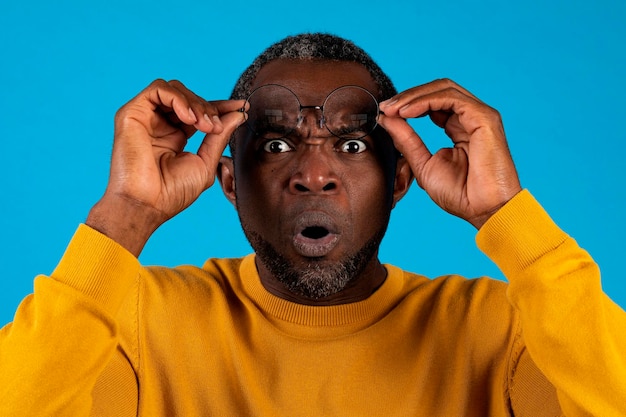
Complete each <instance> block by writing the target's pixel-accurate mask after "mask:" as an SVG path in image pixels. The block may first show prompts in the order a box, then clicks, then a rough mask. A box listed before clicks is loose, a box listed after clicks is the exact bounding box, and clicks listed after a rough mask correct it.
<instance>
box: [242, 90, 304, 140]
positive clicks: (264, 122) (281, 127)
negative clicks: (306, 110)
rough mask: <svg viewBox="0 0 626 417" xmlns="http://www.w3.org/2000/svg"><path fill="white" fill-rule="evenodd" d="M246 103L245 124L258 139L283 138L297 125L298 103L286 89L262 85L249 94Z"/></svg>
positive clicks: (294, 96)
mask: <svg viewBox="0 0 626 417" xmlns="http://www.w3.org/2000/svg"><path fill="white" fill-rule="evenodd" d="M248 103H249V104H250V107H249V109H248V119H247V121H246V123H247V124H248V126H249V127H250V129H251V130H252V131H253V132H254V133H255V134H256V135H258V136H260V137H264V138H270V139H271V138H281V137H285V136H287V135H288V134H289V133H291V131H292V130H294V129H295V128H296V126H297V125H298V120H299V119H298V117H299V115H300V102H299V101H298V97H296V95H295V94H294V93H293V92H292V91H291V90H289V89H288V88H287V87H283V86H281V85H278V84H267V85H263V86H261V87H259V88H257V89H255V90H254V91H253V92H252V93H251V94H250V96H249V97H248Z"/></svg>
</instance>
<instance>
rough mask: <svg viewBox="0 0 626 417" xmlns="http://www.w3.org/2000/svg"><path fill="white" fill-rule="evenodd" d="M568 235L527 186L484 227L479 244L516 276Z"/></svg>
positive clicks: (480, 232)
mask: <svg viewBox="0 0 626 417" xmlns="http://www.w3.org/2000/svg"><path fill="white" fill-rule="evenodd" d="M567 238H568V235H567V234H566V233H565V232H563V231H562V230H561V229H560V228H559V227H558V226H557V225H556V224H555V223H554V221H553V220H552V219H551V218H550V216H549V215H548V213H547V212H546V211H545V210H544V209H543V207H541V205H540V204H539V203H538V202H537V200H535V198H534V197H533V196H532V195H531V194H530V192H529V191H528V190H523V191H521V192H520V193H518V194H517V195H516V196H515V197H513V198H512V199H511V201H509V202H508V203H507V204H505V205H504V207H502V208H501V209H500V210H498V212H496V213H495V214H494V215H493V216H491V218H490V219H489V220H488V221H487V222H486V223H485V224H484V225H483V227H481V229H480V230H479V232H478V234H477V235H476V244H477V245H478V247H479V249H480V250H481V251H483V252H484V253H485V254H486V255H487V256H488V257H489V258H490V259H491V260H492V261H493V262H495V263H496V265H498V267H499V268H500V270H502V272H503V273H504V275H505V276H514V275H515V274H517V273H519V272H520V271H522V270H523V269H524V268H526V267H528V266H529V265H530V264H532V263H533V262H534V261H536V260H537V259H538V258H539V257H541V256H542V255H544V254H546V253H548V252H549V251H551V250H554V249H555V248H556V247H558V246H559V245H561V244H562V243H563V242H564V241H565V240H566V239H567Z"/></svg>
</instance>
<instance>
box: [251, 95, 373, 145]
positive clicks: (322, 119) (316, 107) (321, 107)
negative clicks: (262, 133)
mask: <svg viewBox="0 0 626 417" xmlns="http://www.w3.org/2000/svg"><path fill="white" fill-rule="evenodd" d="M268 86H276V87H281V88H284V89H285V90H287V91H289V92H290V93H291V94H293V96H294V97H295V98H296V101H297V102H298V106H299V110H298V125H299V124H300V122H301V121H302V120H303V119H304V117H303V115H302V111H303V110H304V109H314V110H319V111H320V112H321V117H320V128H321V127H322V125H323V126H324V127H325V128H326V130H328V132H329V133H330V134H331V135H333V136H335V137H338V138H340V139H346V138H345V137H342V136H341V135H338V134H336V133H334V132H333V131H332V130H330V128H329V127H328V125H327V124H326V118H325V117H324V106H325V105H326V102H327V101H328V97H330V96H331V95H332V94H333V93H335V92H337V91H338V90H341V89H343V88H347V87H354V88H357V89H359V90H362V91H364V92H366V93H367V94H368V95H369V96H370V97H371V98H372V100H374V103H376V117H375V120H374V125H373V126H372V127H371V129H370V130H369V131H368V132H367V133H365V134H364V135H362V136H358V137H350V138H349V139H361V138H364V137H366V136H369V135H371V134H372V133H373V132H374V131H375V130H376V128H377V127H378V126H379V124H378V116H380V115H381V114H384V113H383V112H382V111H381V110H380V104H379V102H378V99H377V98H376V96H375V95H374V94H373V93H372V92H370V91H369V90H368V89H366V88H364V87H361V86H359V85H355V84H347V85H342V86H339V87H337V88H335V89H333V90H332V91H331V92H330V93H328V94H327V95H326V97H325V98H324V100H323V102H322V104H321V105H303V104H302V102H301V101H300V98H299V97H298V95H297V94H296V93H295V92H294V91H293V90H291V89H290V88H289V87H286V86H284V85H281V84H277V83H269V84H263V85H260V86H258V87H256V88H255V89H254V90H252V91H251V92H250V94H248V97H247V98H246V103H250V97H252V95H253V94H254V93H255V92H256V91H258V90H259V89H261V88H263V87H268ZM239 111H240V112H242V113H243V112H246V110H245V105H244V107H242V108H241V109H239ZM245 124H246V125H247V126H248V127H249V128H250V130H251V131H252V132H253V133H256V132H255V130H254V127H253V126H251V124H250V123H248V119H247V118H246V122H245ZM298 125H296V126H295V127H294V128H293V129H291V130H290V131H289V132H288V133H286V134H285V136H287V135H289V134H291V132H293V131H294V130H296V129H297V128H298Z"/></svg>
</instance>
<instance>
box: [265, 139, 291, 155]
mask: <svg viewBox="0 0 626 417" xmlns="http://www.w3.org/2000/svg"><path fill="white" fill-rule="evenodd" d="M292 149H293V148H292V147H291V146H289V144H288V143H287V142H285V141H284V140H282V139H272V140H268V141H267V142H265V143H264V144H263V150H264V151H265V152H267V153H282V152H289V151H291V150H292Z"/></svg>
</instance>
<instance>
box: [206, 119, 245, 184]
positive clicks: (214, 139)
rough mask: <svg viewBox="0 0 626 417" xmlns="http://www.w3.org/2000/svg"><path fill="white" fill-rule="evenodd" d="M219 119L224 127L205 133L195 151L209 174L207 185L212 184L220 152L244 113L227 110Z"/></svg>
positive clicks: (220, 155)
mask: <svg viewBox="0 0 626 417" xmlns="http://www.w3.org/2000/svg"><path fill="white" fill-rule="evenodd" d="M220 121H221V122H222V125H223V127H224V129H223V130H221V131H220V132H219V133H208V134H206V135H205V136H204V139H203V140H202V143H201V144H200V147H199V148H198V152H197V154H198V156H199V157H200V158H201V159H202V161H203V162H204V164H205V166H206V169H207V172H208V174H209V175H208V177H207V180H208V184H207V187H210V186H211V185H213V182H214V181H215V174H216V171H217V166H218V164H219V161H220V158H221V157H222V153H223V152H224V149H225V148H226V145H227V144H228V141H229V140H230V138H231V136H232V134H233V133H234V132H235V129H237V127H238V126H239V125H241V124H242V123H243V122H244V121H245V113H242V112H239V111H233V112H229V113H226V114H224V115H223V116H222V117H220Z"/></svg>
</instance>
